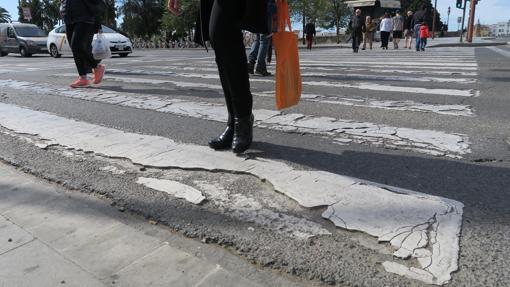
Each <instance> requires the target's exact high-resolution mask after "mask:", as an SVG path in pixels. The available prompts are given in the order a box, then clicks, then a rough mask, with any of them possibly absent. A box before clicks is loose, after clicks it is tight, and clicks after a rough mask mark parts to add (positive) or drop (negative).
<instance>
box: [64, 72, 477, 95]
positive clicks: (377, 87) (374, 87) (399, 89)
mask: <svg viewBox="0 0 510 287" xmlns="http://www.w3.org/2000/svg"><path fill="white" fill-rule="evenodd" d="M109 73H111V74H115V73H118V74H136V75H140V74H142V73H143V74H144V75H147V76H151V75H152V76H157V75H158V72H157V71H144V70H136V72H133V71H130V70H123V69H110V70H109ZM54 76H63V77H70V76H74V75H73V74H67V73H64V74H56V75H54ZM168 76H174V77H183V78H195V79H219V76H218V75H217V74H196V73H169V74H168ZM105 79H107V80H108V79H109V80H114V81H121V82H125V83H134V82H135V81H136V82H140V83H147V84H156V83H163V81H164V80H151V79H135V78H132V77H130V78H126V77H115V76H109V75H107V76H105ZM250 82H258V83H272V84H274V83H275V81H274V80H272V79H257V78H251V79H250ZM303 85H304V86H313V87H334V88H348V89H358V90H369V91H378V92H394V93H412V94H428V95H442V96H457V97H477V96H479V91H477V90H474V89H469V90H461V89H432V88H420V87H406V86H393V85H383V84H372V83H364V82H359V83H356V82H354V83H341V82H334V81H303Z"/></svg>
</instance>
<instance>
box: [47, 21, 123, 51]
mask: <svg viewBox="0 0 510 287" xmlns="http://www.w3.org/2000/svg"><path fill="white" fill-rule="evenodd" d="M101 29H102V31H103V34H104V36H105V37H106V39H107V40H108V41H109V42H110V50H111V51H112V54H114V55H115V54H117V55H119V56H121V57H127V55H129V54H130V53H132V52H133V44H132V43H131V40H129V38H128V37H126V36H124V35H122V34H120V33H117V32H116V31H115V30H113V29H111V28H108V27H106V26H104V25H103V26H102V28H101ZM46 47H47V48H48V51H49V52H50V55H51V56H52V57H54V58H60V56H62V55H72V54H73V53H72V51H71V47H70V46H69V41H68V40H67V36H66V26H65V25H62V26H59V27H57V28H55V29H53V30H52V31H51V32H50V33H49V34H48V41H47V42H46Z"/></svg>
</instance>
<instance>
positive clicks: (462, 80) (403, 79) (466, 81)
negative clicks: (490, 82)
mask: <svg viewBox="0 0 510 287" xmlns="http://www.w3.org/2000/svg"><path fill="white" fill-rule="evenodd" d="M301 76H303V77H317V78H324V77H341V78H354V79H365V80H373V81H396V82H397V81H400V82H437V83H456V84H474V83H476V79H465V78H445V77H442V78H438V77H428V76H426V77H408V76H407V77H406V76H379V75H368V74H354V73H348V74H347V73H345V74H339V73H317V72H315V73H302V74H301Z"/></svg>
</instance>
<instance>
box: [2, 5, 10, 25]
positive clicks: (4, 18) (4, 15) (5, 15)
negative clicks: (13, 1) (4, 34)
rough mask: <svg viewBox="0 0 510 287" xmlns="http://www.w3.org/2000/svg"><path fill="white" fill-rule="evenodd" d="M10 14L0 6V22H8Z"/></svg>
mask: <svg viewBox="0 0 510 287" xmlns="http://www.w3.org/2000/svg"><path fill="white" fill-rule="evenodd" d="M10 21H11V15H9V12H7V10H5V9H4V8H2V7H0V23H5V22H10Z"/></svg>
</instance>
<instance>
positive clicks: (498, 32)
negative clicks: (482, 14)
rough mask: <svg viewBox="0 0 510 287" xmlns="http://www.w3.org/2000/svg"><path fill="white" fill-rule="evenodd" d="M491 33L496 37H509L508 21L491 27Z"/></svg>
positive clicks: (509, 23) (509, 26)
mask: <svg viewBox="0 0 510 287" xmlns="http://www.w3.org/2000/svg"><path fill="white" fill-rule="evenodd" d="M491 32H492V35H493V36H496V37H503V36H510V20H508V22H499V23H497V24H494V25H492V26H491Z"/></svg>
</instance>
